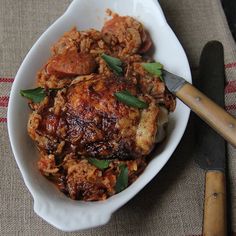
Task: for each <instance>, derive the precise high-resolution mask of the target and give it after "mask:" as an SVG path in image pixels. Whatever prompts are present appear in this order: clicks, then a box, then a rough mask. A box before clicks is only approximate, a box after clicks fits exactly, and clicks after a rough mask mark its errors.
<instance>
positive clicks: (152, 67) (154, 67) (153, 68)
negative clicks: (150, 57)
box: [142, 62, 163, 81]
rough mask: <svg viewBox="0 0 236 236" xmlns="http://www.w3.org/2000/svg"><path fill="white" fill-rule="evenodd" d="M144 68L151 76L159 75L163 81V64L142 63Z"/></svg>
mask: <svg viewBox="0 0 236 236" xmlns="http://www.w3.org/2000/svg"><path fill="white" fill-rule="evenodd" d="M142 67H143V68H144V70H146V71H147V72H149V73H150V74H153V75H157V76H158V77H159V78H160V79H161V80H162V81H163V77H162V69H163V65H162V64H161V63H159V62H152V63H142Z"/></svg>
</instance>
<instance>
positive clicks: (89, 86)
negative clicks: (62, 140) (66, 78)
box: [66, 75, 159, 159]
mask: <svg viewBox="0 0 236 236" xmlns="http://www.w3.org/2000/svg"><path fill="white" fill-rule="evenodd" d="M121 90H129V91H130V92H131V93H132V94H133V95H135V96H138V94H137V88H136V86H135V85H134V84H133V83H131V81H127V80H125V79H124V78H118V77H115V76H111V77H109V78H106V77H102V76H100V75H96V76H95V75H94V77H93V78H92V79H90V80H88V81H83V82H79V83H76V84H73V85H72V86H71V87H70V88H69V89H68V92H67V98H66V100H67V103H66V106H67V114H66V122H67V124H68V132H67V139H68V141H69V142H70V143H72V144H73V145H74V146H76V147H77V152H78V153H79V154H80V155H83V156H93V157H97V158H119V159H130V158H136V157H139V156H143V155H146V154H148V153H149V152H150V151H151V150H152V148H153V145H154V140H155V135H156V132H157V117H158V111H159V109H158V107H157V106H156V105H155V101H154V100H153V99H152V98H151V97H149V96H148V95H146V96H143V97H142V99H143V100H145V101H146V102H147V103H149V108H147V109H144V110H140V109H137V108H132V107H128V106H126V105H124V104H123V103H121V102H118V101H117V100H116V98H115V96H114V93H115V92H117V91H121ZM144 121H145V123H146V124H145V125H140V124H142V123H143V122H144ZM146 128H148V131H147V132H144V129H146Z"/></svg>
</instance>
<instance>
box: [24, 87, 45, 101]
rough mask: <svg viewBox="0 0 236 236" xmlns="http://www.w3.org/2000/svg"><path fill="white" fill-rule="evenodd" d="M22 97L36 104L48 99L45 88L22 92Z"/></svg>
mask: <svg viewBox="0 0 236 236" xmlns="http://www.w3.org/2000/svg"><path fill="white" fill-rule="evenodd" d="M20 95H21V96H23V97H26V98H28V99H30V100H32V101H33V102H34V103H39V102H41V101H42V100H43V99H44V98H45V97H46V91H45V89H44V88H41V87H38V88H35V89H26V90H20Z"/></svg>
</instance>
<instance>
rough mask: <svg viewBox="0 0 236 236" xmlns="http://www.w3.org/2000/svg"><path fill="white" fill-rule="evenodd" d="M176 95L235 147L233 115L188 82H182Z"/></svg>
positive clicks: (235, 129) (235, 132)
mask: <svg viewBox="0 0 236 236" xmlns="http://www.w3.org/2000/svg"><path fill="white" fill-rule="evenodd" d="M176 96H177V97H178V98H179V99H180V100H182V101H183V102H184V103H185V104H186V105H187V106H189V107H190V108H191V110H193V111H194V112H195V113H196V114H197V115H198V116H199V117H200V118H201V119H203V120H204V121H205V122H206V123H207V124H208V125H210V126H211V127H212V128H213V129H214V130H215V131H216V132H218V133H219V134H220V135H221V136H222V137H223V138H224V139H225V140H227V141H228V142H229V143H231V144H232V145H233V146H235V147H236V119H235V118H234V117H233V116H231V115H230V114H229V113H227V112H226V111H225V110H224V109H223V108H221V107H220V106H218V105H217V104H216V103H214V102H213V101H212V100H210V99H209V98H208V97H207V96H205V95H204V94H203V93H202V92H200V91H199V90H198V89H196V88H195V87H194V86H193V85H191V84H189V83H186V84H184V85H183V86H182V87H181V88H180V89H179V91H178V92H176Z"/></svg>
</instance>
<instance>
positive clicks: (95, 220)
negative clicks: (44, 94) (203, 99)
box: [8, 0, 191, 231]
mask: <svg viewBox="0 0 236 236" xmlns="http://www.w3.org/2000/svg"><path fill="white" fill-rule="evenodd" d="M108 8H109V9H111V10H112V11H114V12H117V13H118V14H120V15H129V16H133V17H134V18H136V19H137V20H139V21H141V22H142V23H143V25H144V26H145V28H146V29H147V30H148V31H149V32H150V35H151V37H152V40H153V42H154V45H155V51H154V58H155V60H157V61H160V62H161V63H162V64H163V65H164V67H165V68H166V69H167V70H169V71H171V72H173V73H175V74H178V75H180V76H182V77H184V78H185V79H186V80H188V81H189V82H191V74H190V69H189V64H188V61H187V58H186V55H185V53H184V50H183V48H182V47H181V45H180V43H179V41H178V39H177V38H176V36H175V35H174V33H173V32H172V30H171V29H170V27H169V26H168V24H167V22H166V19H165V17H164V14H163V12H162V10H161V7H160V5H159V4H158V2H157V1H156V0H145V1H143V0H99V1H98V0H87V1H84V0H74V1H73V2H72V3H71V5H70V6H69V8H68V9H67V11H66V12H65V13H64V14H63V15H62V16H61V17H60V18H59V19H58V20H57V21H56V22H55V23H54V24H52V25H51V26H50V27H49V28H48V29H47V30H46V32H44V33H43V34H42V36H41V37H40V38H39V39H38V40H37V42H36V43H35V44H34V45H33V47H32V49H31V50H30V51H29V53H28V55H27V56H26V58H25V59H24V61H23V63H22V65H21V66H20V68H19V71H18V73H17V75H16V77H15V81H14V84H13V87H12V90H11V95H10V101H9V109H8V131H9V137H10V142H11V146H12V150H13V153H14V156H15V159H16V162H17V164H18V166H19V169H20V171H21V173H22V176H23V179H24V182H25V184H26V186H27V188H28V189H29V191H30V192H31V194H32V196H33V199H34V211H35V212H36V213H37V214H38V215H39V216H40V217H42V218H43V219H44V220H46V221H47V222H48V223H50V224H52V225H53V226H55V227H56V228H58V229H61V230H63V231H75V230H81V229H86V228H91V227H95V226H99V225H103V224H105V223H107V222H108V221H109V219H110V217H111V215H112V213H113V212H115V211H116V210H117V209H118V208H120V207H121V206H122V205H124V204H125V203H126V202H127V201H129V200H130V199H131V198H132V197H133V196H134V195H135V194H137V193H138V192H139V191H140V190H141V189H142V188H143V187H144V186H145V185H146V184H147V183H148V182H149V181H150V180H151V179H152V178H153V177H154V176H155V175H156V174H157V173H158V172H159V171H160V169H161V168H162V167H163V166H164V165H165V163H166V162H167V161H168V159H169V158H170V157H171V155H172V153H173V151H174V150H175V148H176V146H177V145H178V143H179V141H180V139H181V137H182V135H183V133H184V130H185V128H186V124H187V121H188V117H189V109H188V108H187V107H186V106H185V105H184V104H182V103H181V102H180V101H177V107H176V111H175V112H174V113H173V114H171V115H170V121H169V126H168V134H167V139H166V140H165V142H164V143H162V144H161V145H159V146H158V148H157V151H156V152H154V154H153V159H152V160H151V162H150V163H149V164H148V166H147V168H146V169H145V171H144V172H143V174H142V175H141V176H140V177H139V178H138V179H137V180H136V181H135V182H134V183H133V184H132V185H131V186H129V187H128V188H127V189H125V190H124V191H122V192H121V193H119V194H117V195H115V196H113V197H111V198H109V199H107V200H105V201H101V202H84V201H74V200H71V199H69V198H68V197H66V196H65V195H64V194H63V193H61V192H59V190H58V189H57V188H56V187H55V186H54V185H53V184H52V183H50V182H49V181H48V180H47V179H46V178H45V177H43V176H42V175H41V174H40V172H39V171H38V169H37V159H38V154H37V150H36V148H35V146H34V144H33V142H32V141H31V139H30V138H29V136H28V134H27V129H26V127H27V121H28V116H29V113H30V110H29V108H28V105H27V101H26V99H24V98H22V97H20V95H19V91H20V89H28V88H33V87H35V77H36V73H37V71H38V70H39V69H40V68H41V67H42V66H43V64H44V63H45V62H46V61H47V59H48V57H49V55H50V47H51V45H52V44H53V43H54V42H55V41H57V40H58V38H59V37H60V36H61V35H62V34H63V33H64V32H66V31H68V30H70V29H71V28H72V27H73V26H77V28H78V30H86V29H89V28H95V29H101V27H102V25H103V24H104V20H105V19H106V18H107V16H106V13H105V11H106V9H108ZM170 175H171V173H170ZM157 185H158V183H157Z"/></svg>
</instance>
